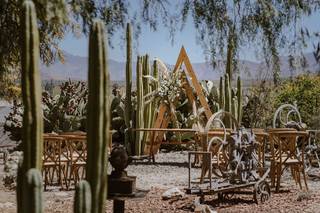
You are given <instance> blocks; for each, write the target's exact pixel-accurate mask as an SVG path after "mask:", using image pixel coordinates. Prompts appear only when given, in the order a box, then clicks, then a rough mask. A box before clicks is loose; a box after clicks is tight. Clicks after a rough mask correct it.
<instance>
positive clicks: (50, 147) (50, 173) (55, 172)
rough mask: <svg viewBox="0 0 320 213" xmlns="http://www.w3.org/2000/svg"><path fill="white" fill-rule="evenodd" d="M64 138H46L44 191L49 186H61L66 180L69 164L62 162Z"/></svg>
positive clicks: (44, 139)
mask: <svg viewBox="0 0 320 213" xmlns="http://www.w3.org/2000/svg"><path fill="white" fill-rule="evenodd" d="M63 140H64V139H63V138H62V137H57V136H44V138H43V141H44V146H43V166H42V176H43V177H44V189H45V190H46V189H47V186H48V185H55V184H58V185H61V187H62V183H63V181H65V178H66V168H67V164H66V163H65V162H62V161H61V146H62V143H63Z"/></svg>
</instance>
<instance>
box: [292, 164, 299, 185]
mask: <svg viewBox="0 0 320 213" xmlns="http://www.w3.org/2000/svg"><path fill="white" fill-rule="evenodd" d="M290 170H291V175H292V178H293V179H294V182H295V183H296V185H298V181H297V174H296V170H295V169H294V166H293V165H291V166H290Z"/></svg>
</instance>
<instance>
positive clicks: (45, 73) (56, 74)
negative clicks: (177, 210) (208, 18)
mask: <svg viewBox="0 0 320 213" xmlns="http://www.w3.org/2000/svg"><path fill="white" fill-rule="evenodd" d="M305 57H306V60H307V65H308V66H307V67H306V68H305V69H304V70H303V69H297V70H295V71H292V70H290V66H289V64H288V57H280V63H281V77H289V76H291V75H293V76H294V75H298V74H301V73H303V72H306V71H309V72H311V73H316V72H318V70H319V69H320V65H319V64H317V63H316V61H315V59H314V57H313V54H312V53H308V54H306V55H305ZM108 62H109V63H108V64H109V71H110V75H111V80H114V81H123V80H125V66H126V63H125V62H119V61H115V60H112V59H109V60H108ZM191 63H192V61H191ZM134 64H135V63H134ZM192 66H193V69H194V70H195V72H196V74H197V77H198V79H201V80H205V79H206V80H217V79H219V77H220V75H221V73H222V71H223V70H224V63H223V61H219V62H218V66H217V67H216V68H215V69H213V67H212V66H211V65H210V64H208V63H193V64H192ZM238 66H239V70H240V74H241V77H242V79H246V80H250V79H262V78H266V76H272V75H271V72H270V71H266V70H267V68H266V66H264V63H258V62H253V61H247V60H240V61H239V65H238ZM168 67H169V68H171V67H173V65H168ZM40 69H41V73H42V79H43V80H51V79H53V80H66V79H69V78H70V79H72V80H86V79H87V72H88V59H87V57H81V56H75V55H71V54H69V53H65V62H64V64H62V63H61V62H59V61H57V62H55V63H54V64H52V65H50V66H48V67H47V66H45V65H41V67H40ZM219 70H220V72H219ZM133 75H134V77H135V65H133Z"/></svg>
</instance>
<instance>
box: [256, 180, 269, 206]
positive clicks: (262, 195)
mask: <svg viewBox="0 0 320 213" xmlns="http://www.w3.org/2000/svg"><path fill="white" fill-rule="evenodd" d="M270 195H271V193H270V186H269V184H268V183H267V182H266V181H262V182H260V183H259V184H258V185H257V186H254V191H253V199H254V201H255V202H256V203H257V204H260V203H264V202H265V201H267V200H268V199H269V198H270Z"/></svg>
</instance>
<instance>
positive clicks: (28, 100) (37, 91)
mask: <svg viewBox="0 0 320 213" xmlns="http://www.w3.org/2000/svg"><path fill="white" fill-rule="evenodd" d="M21 29H22V30H21V35H22V41H21V68H22V73H21V74H22V81H21V84H22V99H23V105H24V113H23V130H22V135H23V136H22V146H23V162H22V165H21V164H20V165H19V168H18V170H19V171H18V174H19V177H18V179H17V203H18V212H22V213H23V212H30V213H35V212H37V213H40V212H43V208H42V178H41V174H40V170H41V165H42V147H43V141H42V140H43V139H42V133H43V120H42V119H43V118H42V117H43V116H42V109H41V80H40V73H39V33H38V26H37V17H36V11H35V7H34V4H33V2H32V1H25V2H23V4H22V16H21Z"/></svg>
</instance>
